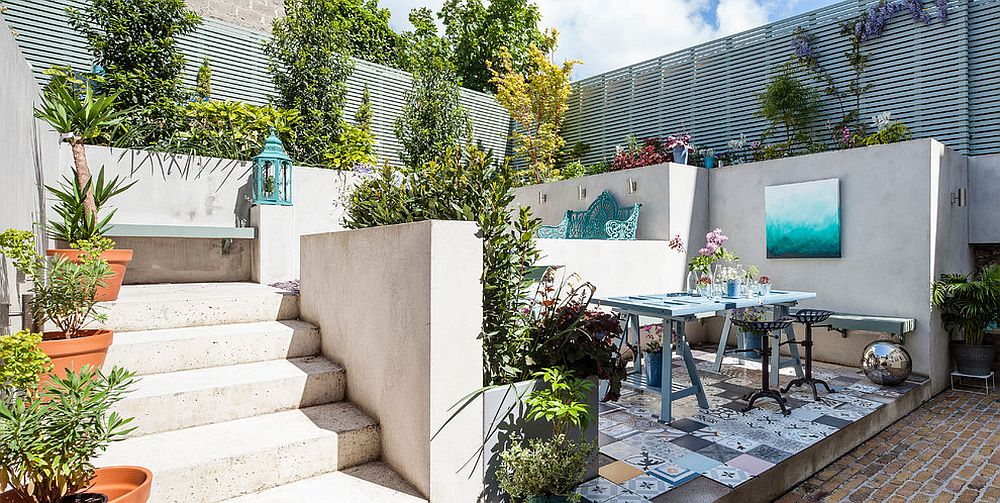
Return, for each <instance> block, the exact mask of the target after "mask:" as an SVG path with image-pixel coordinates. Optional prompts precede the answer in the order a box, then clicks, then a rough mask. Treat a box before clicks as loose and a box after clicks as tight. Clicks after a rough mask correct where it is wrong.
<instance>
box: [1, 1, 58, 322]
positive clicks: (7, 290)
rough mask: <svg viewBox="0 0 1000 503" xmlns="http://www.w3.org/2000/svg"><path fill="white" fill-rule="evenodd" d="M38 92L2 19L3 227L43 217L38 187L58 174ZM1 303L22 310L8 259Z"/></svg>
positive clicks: (52, 140) (21, 225)
mask: <svg viewBox="0 0 1000 503" xmlns="http://www.w3.org/2000/svg"><path fill="white" fill-rule="evenodd" d="M40 92H41V89H40V88H39V87H38V84H37V83H36V82H35V78H34V77H33V76H32V74H31V68H30V67H29V66H28V63H27V61H25V60H24V57H23V56H22V55H21V52H20V50H19V49H18V47H17V43H16V41H15V40H14V37H13V36H12V35H11V31H10V28H9V27H8V25H7V23H6V22H5V21H4V20H3V19H0V104H2V106H0V138H3V145H4V148H3V161H2V164H3V166H4V168H3V172H2V176H3V183H0V201H3V202H2V203H0V230H3V229H7V228H12V227H13V228H18V229H24V230H29V229H31V228H32V224H33V223H34V222H36V221H39V220H41V219H43V217H44V215H45V207H44V203H43V201H44V196H43V194H42V193H41V191H40V189H39V188H40V187H42V186H43V185H44V184H46V183H50V182H51V181H52V179H54V178H55V172H56V159H55V148H56V144H57V142H58V141H59V138H58V136H57V135H56V134H55V133H54V132H51V131H49V130H48V128H47V126H45V125H44V124H43V123H42V122H41V121H38V120H36V119H35V118H34V116H33V113H32V109H33V108H34V106H35V105H36V104H37V103H38V97H39V93H40ZM0 260H2V259H0ZM0 302H10V303H12V304H14V307H12V310H14V311H17V310H18V307H17V304H18V302H19V300H18V293H17V274H16V272H15V270H14V268H13V267H12V266H10V265H9V264H6V261H4V263H3V266H2V267H0ZM14 322H15V323H17V322H18V321H17V320H14Z"/></svg>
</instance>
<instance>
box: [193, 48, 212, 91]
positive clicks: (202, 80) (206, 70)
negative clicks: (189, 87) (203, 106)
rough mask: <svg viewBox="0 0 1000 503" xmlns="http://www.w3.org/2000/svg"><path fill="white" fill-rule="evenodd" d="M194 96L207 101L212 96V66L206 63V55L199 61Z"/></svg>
mask: <svg viewBox="0 0 1000 503" xmlns="http://www.w3.org/2000/svg"><path fill="white" fill-rule="evenodd" d="M194 89H195V96H196V97H198V98H200V99H202V100H205V101H208V99H209V98H210V97H211V96H212V66H211V65H209V64H208V56H205V59H203V60H202V61H201V66H199V67H198V75H197V77H196V78H195V87H194Z"/></svg>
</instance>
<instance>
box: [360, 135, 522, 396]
mask: <svg viewBox="0 0 1000 503" xmlns="http://www.w3.org/2000/svg"><path fill="white" fill-rule="evenodd" d="M512 190H513V174H512V172H511V169H510V167H509V166H508V165H506V164H497V163H495V162H493V160H492V158H491V157H490V155H489V154H488V153H485V152H482V151H479V150H478V149H476V148H475V147H468V148H466V149H465V150H459V149H450V150H447V151H446V152H445V154H444V155H443V156H441V160H440V161H430V162H428V163H426V164H424V165H422V166H420V167H418V168H406V167H404V168H401V169H396V168H392V167H391V166H389V165H384V166H383V167H381V168H379V169H378V170H376V171H375V173H374V174H373V176H371V177H370V178H369V179H367V180H365V181H364V182H363V183H361V184H360V185H359V186H358V187H357V189H356V190H355V191H354V192H353V193H352V194H351V196H350V199H349V200H348V201H347V205H346V206H347V207H346V217H345V222H344V223H345V225H346V226H347V227H348V228H352V229H359V228H365V227H375V226H380V225H392V224H399V223H406V222H417V221H421V220H429V219H439V220H469V221H475V222H476V223H477V224H478V225H479V232H480V236H481V237H482V239H483V277H482V284H483V333H482V337H483V349H484V351H483V352H484V358H485V362H484V363H485V373H486V375H485V377H484V380H485V381H486V382H487V383H489V384H507V383H511V382H516V380H517V377H520V376H523V373H522V372H523V370H522V368H523V365H524V353H523V347H524V341H525V338H526V337H528V335H527V333H526V326H525V323H524V320H523V318H522V315H521V313H520V312H519V309H520V307H522V306H523V305H524V299H525V298H526V297H527V296H528V291H529V288H530V283H531V279H530V277H529V272H530V270H531V267H532V266H533V265H534V264H535V262H536V261H537V260H538V256H539V255H538V250H537V248H536V247H535V241H534V233H535V230H537V228H538V226H539V225H540V223H539V221H538V220H537V219H534V218H532V217H531V214H530V212H529V211H528V209H527V208H521V209H520V210H519V211H518V212H517V213H514V210H512V209H511V203H512V202H513V199H514V196H513V192H512ZM529 375H530V374H529Z"/></svg>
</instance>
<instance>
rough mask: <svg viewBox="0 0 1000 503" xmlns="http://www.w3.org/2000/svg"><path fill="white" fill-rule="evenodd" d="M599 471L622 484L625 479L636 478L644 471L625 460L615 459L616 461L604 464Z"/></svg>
mask: <svg viewBox="0 0 1000 503" xmlns="http://www.w3.org/2000/svg"><path fill="white" fill-rule="evenodd" d="M598 473H599V474H600V476H602V477H604V478H606V479H608V480H610V481H611V482H614V483H615V484H618V485H622V484H624V483H625V481H627V480H631V479H634V478H636V477H638V476H639V475H642V474H643V473H644V472H643V471H642V470H640V469H639V468H637V467H635V466H632V465H630V464H628V463H626V462H624V461H615V462H614V463H610V464H607V465H604V466H602V467H601V468H600V470H598Z"/></svg>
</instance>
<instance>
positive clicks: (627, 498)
mask: <svg viewBox="0 0 1000 503" xmlns="http://www.w3.org/2000/svg"><path fill="white" fill-rule="evenodd" d="M607 503H649V500H648V499H647V498H645V497H643V496H639V495H638V494H634V493H630V492H623V493H621V494H619V495H618V496H615V497H614V498H611V499H609V500H608V501H607Z"/></svg>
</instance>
